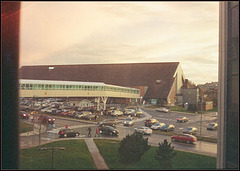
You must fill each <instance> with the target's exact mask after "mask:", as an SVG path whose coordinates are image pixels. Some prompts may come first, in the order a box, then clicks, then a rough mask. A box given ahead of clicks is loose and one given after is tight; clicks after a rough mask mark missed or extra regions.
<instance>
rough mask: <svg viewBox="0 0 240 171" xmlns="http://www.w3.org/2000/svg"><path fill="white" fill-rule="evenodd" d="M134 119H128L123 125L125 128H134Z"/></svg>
mask: <svg viewBox="0 0 240 171" xmlns="http://www.w3.org/2000/svg"><path fill="white" fill-rule="evenodd" d="M134 122H135V121H134V119H133V118H132V117H127V118H126V119H125V120H124V122H123V125H124V126H132V125H133V124H134Z"/></svg>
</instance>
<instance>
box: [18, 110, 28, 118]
mask: <svg viewBox="0 0 240 171" xmlns="http://www.w3.org/2000/svg"><path fill="white" fill-rule="evenodd" d="M19 117H20V118H21V119H29V117H30V114H28V113H26V112H24V111H20V112H19Z"/></svg>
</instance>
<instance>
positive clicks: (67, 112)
mask: <svg viewBox="0 0 240 171" xmlns="http://www.w3.org/2000/svg"><path fill="white" fill-rule="evenodd" d="M70 113H71V112H69V111H65V112H62V113H61V114H60V115H61V116H68V115H69V114H70Z"/></svg>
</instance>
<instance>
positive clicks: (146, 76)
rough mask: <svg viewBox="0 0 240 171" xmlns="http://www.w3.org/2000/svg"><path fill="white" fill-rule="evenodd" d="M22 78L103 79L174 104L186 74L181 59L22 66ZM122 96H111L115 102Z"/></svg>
mask: <svg viewBox="0 0 240 171" xmlns="http://www.w3.org/2000/svg"><path fill="white" fill-rule="evenodd" d="M19 75H20V79H36V80H60V81H82V82H103V83H105V84H111V85H117V86H124V87H132V88H137V89H140V96H141V98H140V101H139V102H138V103H140V104H142V102H143V101H145V102H147V103H157V101H159V100H161V101H163V103H164V104H165V105H175V102H176V101H178V99H179V98H181V87H182V86H183V84H184V81H185V77H184V74H183V70H182V68H181V65H180V63H179V62H165V63H126V64H82V65H41V66H22V67H21V68H20V70H19ZM116 100H119V99H113V98H112V99H111V98H109V102H111V103H116V102H115V101H116Z"/></svg>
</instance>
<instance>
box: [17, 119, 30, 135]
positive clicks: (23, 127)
mask: <svg viewBox="0 0 240 171" xmlns="http://www.w3.org/2000/svg"><path fill="white" fill-rule="evenodd" d="M32 130H33V127H32V125H31V124H28V123H25V122H22V121H19V133H24V132H29V131H32Z"/></svg>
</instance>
